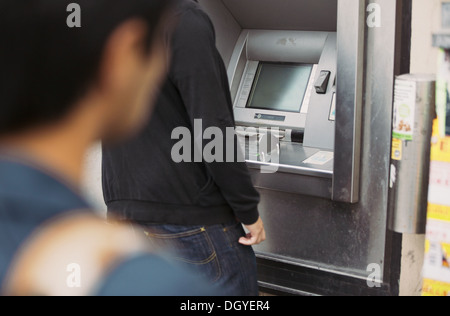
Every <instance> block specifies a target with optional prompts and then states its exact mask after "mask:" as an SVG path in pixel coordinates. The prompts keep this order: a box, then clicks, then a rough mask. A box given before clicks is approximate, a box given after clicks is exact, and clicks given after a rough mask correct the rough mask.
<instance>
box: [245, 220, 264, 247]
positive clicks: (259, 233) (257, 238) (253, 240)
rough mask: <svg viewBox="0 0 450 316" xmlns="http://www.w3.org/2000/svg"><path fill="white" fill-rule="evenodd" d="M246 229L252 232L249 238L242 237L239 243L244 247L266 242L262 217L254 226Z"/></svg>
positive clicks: (248, 235)
mask: <svg viewBox="0 0 450 316" xmlns="http://www.w3.org/2000/svg"><path fill="white" fill-rule="evenodd" d="M245 228H247V230H249V231H250V233H248V234H247V237H241V238H240V239H239V243H240V244H243V245H244V246H254V245H258V244H260V243H262V242H263V241H264V240H266V231H265V230H264V223H263V221H262V219H261V217H260V218H259V219H258V221H257V222H256V223H255V224H253V225H248V226H247V225H245Z"/></svg>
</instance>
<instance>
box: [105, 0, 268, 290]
mask: <svg viewBox="0 0 450 316" xmlns="http://www.w3.org/2000/svg"><path fill="white" fill-rule="evenodd" d="M178 11H179V23H178V26H177V28H176V30H175V32H174V35H173V37H172V41H171V49H172V62H171V68H170V71H169V76H168V80H166V83H165V85H164V87H163V89H162V93H161V95H160V96H159V98H158V102H157V106H156V109H155V113H154V115H153V117H152V119H151V121H150V123H149V124H147V126H146V128H145V129H144V130H143V132H142V133H141V134H140V135H139V136H138V137H137V138H134V139H132V140H131V141H130V142H125V143H123V144H120V145H119V146H113V147H111V146H104V150H103V191H104V196H105V202H106V204H107V205H108V215H109V216H112V217H116V218H117V217H118V218H119V219H121V220H126V221H131V222H133V223H134V224H135V225H136V227H137V231H139V232H141V234H142V235H144V234H145V235H146V236H147V237H148V239H149V243H153V244H163V245H167V244H168V245H170V246H171V247H172V248H175V249H176V253H175V254H174V256H175V257H176V258H177V259H178V260H179V261H180V262H183V263H184V264H185V265H186V266H188V267H190V268H192V269H193V270H195V271H197V273H198V274H201V275H203V276H205V277H206V278H207V279H208V280H209V281H210V282H211V283H213V284H216V285H217V286H220V288H221V289H223V291H224V292H225V293H226V294H227V295H236V296H243V295H249V296H257V295H258V284H257V271H256V257H255V253H254V251H253V249H252V246H253V245H257V244H259V243H261V242H263V241H264V240H265V238H266V236H265V230H264V225H263V221H262V220H261V218H260V217H259V212H258V204H259V201H260V197H259V193H258V192H257V191H256V189H255V188H254V186H253V183H252V180H251V177H250V173H249V171H248V169H247V166H246V164H245V162H239V160H238V159H237V157H236V156H237V152H238V150H239V149H238V148H236V147H237V145H236V144H237V141H236V139H235V135H233V137H231V139H225V140H224V139H219V141H220V142H222V144H227V145H226V149H227V150H229V149H230V148H233V149H234V150H233V153H234V159H233V161H229V159H228V157H229V155H228V154H229V153H225V150H223V151H222V153H219V149H216V155H219V156H220V158H222V159H221V160H222V161H218V160H219V159H218V160H216V161H213V162H206V159H205V160H203V161H198V160H197V159H192V157H189V159H190V161H186V160H184V161H181V162H180V161H175V160H174V159H173V157H172V152H173V149H174V148H176V144H177V142H178V140H176V139H173V132H174V131H176V130H177V129H179V128H182V129H184V130H185V131H186V130H187V131H188V132H189V134H190V135H191V136H192V135H193V137H192V138H191V139H193V140H191V144H194V143H195V145H194V146H193V148H195V149H194V150H192V152H194V151H195V150H198V151H199V152H200V153H203V152H204V148H205V147H206V145H207V140H204V141H203V142H202V140H201V139H202V135H204V134H205V133H206V132H205V131H206V130H208V129H210V128H216V129H217V128H218V129H220V131H221V132H222V135H223V136H225V135H226V136H228V132H227V129H231V130H233V128H234V127H235V122H234V115H233V105H232V101H231V94H230V88H229V85H228V77H227V71H226V68H225V64H224V62H223V60H222V58H221V56H220V53H219V51H218V49H217V48H216V36H215V30H214V27H213V24H212V22H211V20H210V18H209V17H208V15H207V14H206V13H205V12H204V11H203V10H202V9H201V8H200V6H199V4H197V3H196V2H194V1H192V0H183V1H181V2H180V6H179V10H178ZM197 119H199V120H201V122H202V128H201V129H200V130H199V132H202V134H201V135H198V134H195V133H196V131H198V129H197V128H196V127H195V126H196V123H195V122H196V120H197ZM218 137H220V136H216V138H218ZM217 140H218V139H215V141H217ZM230 140H231V141H234V142H233V144H229V143H228V142H229V141H230ZM230 145H231V146H233V147H231V146H230ZM189 149H190V148H189ZM184 150H185V151H188V150H186V149H184ZM192 152H191V154H192ZM184 154H185V153H184ZM191 154H189V153H188V156H190V155H191ZM194 155H195V154H194ZM189 159H187V160H189ZM194 160H195V161H194ZM242 224H244V225H245V226H246V228H247V229H248V231H249V234H247V235H246V233H245V231H244V229H243V227H242Z"/></svg>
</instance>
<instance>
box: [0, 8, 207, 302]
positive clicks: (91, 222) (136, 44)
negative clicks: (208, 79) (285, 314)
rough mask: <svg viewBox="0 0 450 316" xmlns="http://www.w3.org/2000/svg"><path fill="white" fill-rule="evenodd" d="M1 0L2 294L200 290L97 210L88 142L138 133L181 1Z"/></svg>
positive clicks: (204, 290)
mask: <svg viewBox="0 0 450 316" xmlns="http://www.w3.org/2000/svg"><path fill="white" fill-rule="evenodd" d="M71 2H72V1H64V0H33V1H26V0H0V38H1V41H2V44H1V47H0V69H1V75H0V96H1V99H0V104H1V106H0V286H1V287H0V288H1V289H2V290H1V292H0V293H1V294H3V295H202V294H211V293H212V292H211V291H210V289H209V288H208V289H207V288H204V287H202V286H201V281H199V280H198V279H197V278H194V277H191V276H190V275H188V274H186V273H185V272H184V270H181V269H180V268H179V267H177V266H175V265H173V264H172V263H171V262H169V261H167V260H166V259H164V258H163V257H162V256H159V255H157V254H153V253H151V252H150V251H148V250H147V248H146V246H145V245H144V243H143V242H141V241H139V240H138V239H136V238H137V237H136V236H135V234H134V233H132V232H130V231H129V229H128V228H126V227H122V226H121V225H118V224H106V223H104V221H103V220H101V219H99V218H96V217H95V216H94V215H93V214H92V213H91V212H90V211H89V210H90V206H89V204H88V203H86V201H85V200H84V199H83V198H82V197H81V196H80V194H79V186H80V182H81V177H82V167H83V160H84V155H85V152H86V150H87V149H88V148H89V147H90V146H91V145H92V144H93V143H94V142H96V141H98V140H100V139H102V140H103V141H105V142H115V141H118V140H122V139H124V138H127V137H129V136H131V135H133V134H134V133H135V132H136V131H137V130H138V129H139V128H140V127H141V125H143V124H144V123H145V121H146V119H147V118H148V117H149V115H150V113H151V110H152V106H151V105H152V104H153V102H154V99H155V96H156V95H157V93H158V89H159V88H160V85H161V83H162V82H163V80H164V77H165V75H166V71H167V67H168V51H167V47H166V41H167V36H169V35H170V33H171V31H172V29H173V27H174V23H175V21H174V19H172V17H173V6H174V3H173V1H169V0H126V1H124V0H78V1H77V3H78V4H79V5H80V8H81V12H80V13H81V27H79V28H70V27H68V25H67V21H66V20H67V17H68V15H69V13H68V12H67V6H68V4H69V3H71Z"/></svg>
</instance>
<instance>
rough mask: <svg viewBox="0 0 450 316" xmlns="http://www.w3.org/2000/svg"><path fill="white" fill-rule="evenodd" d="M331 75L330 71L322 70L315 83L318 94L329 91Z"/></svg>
mask: <svg viewBox="0 0 450 316" xmlns="http://www.w3.org/2000/svg"><path fill="white" fill-rule="evenodd" d="M330 76H331V72H330V71H327V70H322V71H321V72H320V76H319V78H317V80H316V82H315V83H314V88H316V92H317V93H318V94H325V93H327V89H328V82H329V81H330Z"/></svg>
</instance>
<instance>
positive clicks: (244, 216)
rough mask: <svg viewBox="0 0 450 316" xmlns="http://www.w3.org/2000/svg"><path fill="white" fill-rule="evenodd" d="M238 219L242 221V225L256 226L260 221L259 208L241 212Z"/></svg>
mask: <svg viewBox="0 0 450 316" xmlns="http://www.w3.org/2000/svg"><path fill="white" fill-rule="evenodd" d="M237 217H238V219H239V220H240V221H241V223H242V224H244V225H246V226H249V225H253V224H255V223H256V222H257V221H258V219H259V212H258V208H254V209H252V210H249V211H245V212H239V214H237Z"/></svg>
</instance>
